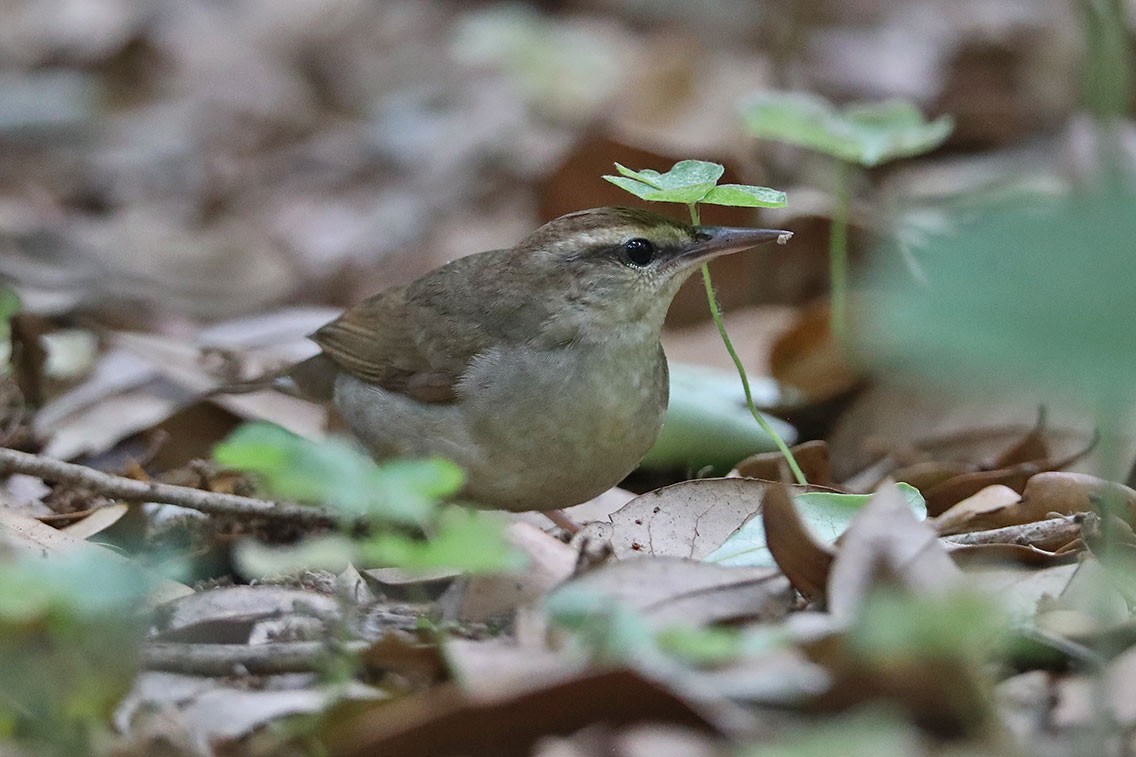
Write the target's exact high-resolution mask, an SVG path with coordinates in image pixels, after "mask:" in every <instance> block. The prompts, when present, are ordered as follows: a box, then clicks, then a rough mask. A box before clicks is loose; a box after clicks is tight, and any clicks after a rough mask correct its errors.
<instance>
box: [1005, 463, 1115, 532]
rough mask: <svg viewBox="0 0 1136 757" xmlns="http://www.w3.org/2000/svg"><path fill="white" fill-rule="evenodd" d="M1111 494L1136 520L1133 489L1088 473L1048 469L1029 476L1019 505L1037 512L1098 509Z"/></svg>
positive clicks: (1075, 511)
mask: <svg viewBox="0 0 1136 757" xmlns="http://www.w3.org/2000/svg"><path fill="white" fill-rule="evenodd" d="M1105 497H1114V498H1115V499H1116V502H1117V503H1119V504H1120V505H1121V507H1122V508H1123V510H1122V512H1124V513H1126V517H1127V519H1128V522H1129V523H1130V524H1133V523H1136V490H1133V489H1131V488H1129V487H1127V486H1124V485H1123V484H1118V483H1114V482H1111V481H1105V480H1104V479H1101V478H1097V477H1096V476H1090V475H1088V474H1087V473H1069V472H1066V471H1047V472H1045V473H1038V474H1037V475H1035V476H1032V477H1031V478H1030V480H1029V481H1028V482H1026V486H1025V489H1024V490H1023V491H1022V502H1021V507H1022V509H1023V510H1028V511H1029V512H1032V513H1036V514H1042V515H1044V514H1048V513H1078V512H1099V511H1100V503H1101V501H1102V500H1103V499H1104V498H1105Z"/></svg>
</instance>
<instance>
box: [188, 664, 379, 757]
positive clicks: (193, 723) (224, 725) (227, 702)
mask: <svg viewBox="0 0 1136 757" xmlns="http://www.w3.org/2000/svg"><path fill="white" fill-rule="evenodd" d="M376 700H384V695H383V694H382V692H380V691H379V690H377V689H373V688H371V687H370V686H364V685H363V684H360V683H358V682H355V681H351V682H348V683H346V684H344V683H342V682H340V683H335V684H329V685H327V686H323V687H318V688H303V689H283V690H267V691H249V690H245V689H238V688H227V687H226V688H216V689H211V690H208V691H205V692H203V693H201V694H200V695H198V696H197V697H195V698H193V699H192V700H191V701H189V702H185V703H182V705H181V707H180V712H179V717H180V719H181V721H182V722H183V723H184V725H185V728H186V729H187V731H188V732H189V733H190V735H191V736H192V738H193V741H194V744H195V746H196V747H197V749H198V754H217V753H218V752H217V750H218V748H220V749H226V748H228V749H233V747H234V746H235V744H236V742H238V741H240V740H241V739H242V738H244V737H246V736H248V735H249V734H251V733H253V732H254V731H256V730H257V729H259V728H261V727H263V726H264V725H266V724H268V723H271V722H274V721H278V720H280V719H282V718H285V717H287V716H290V715H304V714H311V715H315V714H317V713H321V712H323V711H325V710H326V709H328V708H329V707H330V706H331V705H333V704H336V703H338V702H343V701H351V702H355V703H364V702H373V701H376Z"/></svg>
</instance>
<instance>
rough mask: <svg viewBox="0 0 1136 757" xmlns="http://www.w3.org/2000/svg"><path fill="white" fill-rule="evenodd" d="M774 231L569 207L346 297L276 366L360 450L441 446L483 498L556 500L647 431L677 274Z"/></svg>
mask: <svg viewBox="0 0 1136 757" xmlns="http://www.w3.org/2000/svg"><path fill="white" fill-rule="evenodd" d="M788 236H789V234H788V232H782V231H770V230H764V229H727V228H720V227H706V226H703V227H693V226H690V225H687V224H683V223H680V222H677V221H673V220H670V219H668V218H664V217H663V216H659V215H656V214H654V213H649V212H647V211H642V210H633V209H629V208H598V209H594V210H586V211H581V212H578V213H572V214H569V215H566V216H562V217H560V218H557V219H555V220H553V221H550V222H549V223H547V224H545V225H544V226H542V227H540V228H539V229H537V230H536V231H534V232H533V233H532V234H531V235H529V236H528V237H527V238H526V239H524V240H522V241H521V242H520V243H518V244H517V245H516V246H515V247H513V248H511V249H508V250H493V251H490V252H483V253H478V254H475V255H470V256H468V257H465V258H461V259H458V260H455V261H453V262H452V263H449V264H447V265H444V266H442V267H440V268H438V269H436V270H434V271H432V272H430V273H428V274H426V275H425V276H423V277H422V278H420V279H418V280H416V281H414V282H412V283H410V284H406V285H400V286H395V287H391V288H389V289H386V290H384V291H382V292H380V293H379V294H377V295H375V296H373V297H370V298H368V299H366V300H364V301H363V302H361V303H359V304H358V305H356V306H355V307H353V308H351V309H350V310H348V311H346V312H345V313H344V314H343V315H342V316H340V317H339V318H338V319H336V320H334V321H332V322H331V323H329V324H327V325H326V326H324V327H323V328H321V329H319V330H318V331H316V332H315V334H313V335H312V339H313V340H314V341H315V342H316V343H317V344H318V345H319V346H320V348H321V353H320V354H319V355H317V356H315V357H313V358H310V359H309V360H307V361H304V362H302V363H300V364H298V365H297V366H294V367H293V368H292V369H291V370H290V371H289V372H288V377H289V380H290V381H291V382H293V383H294V384H295V385H296V386H298V387H299V389H300V390H301V391H303V392H305V393H307V394H309V395H312V396H314V397H318V398H322V399H329V400H331V401H333V402H334V403H335V405H336V406H337V407H338V408H339V410H340V412H341V413H342V414H343V416H344V418H345V420H346V421H347V423H348V425H349V426H350V427H351V429H352V431H353V432H354V433H355V435H356V436H358V437H359V439H360V440H361V441H362V442H363V443H364V444H365V445H367V447H368V448H370V450H371V451H372V452H373V453H374V454H375V456H376V457H379V458H386V457H397V456H420V455H442V456H445V457H449V458H451V459H453V460H454V461H455V462H457V463H458V464H459V465H461V466H462V467H463V468H465V470H466V473H467V476H468V479H467V485H466V488H465V492H464V495H465V496H466V497H467V498H469V499H470V500H473V501H475V502H477V503H479V504H483V505H485V506H489V507H499V508H503V509H509V510H549V509H554V508H559V507H567V506H570V505H574V504H577V503H579V502H583V501H585V500H587V499H589V498H591V497H593V496H595V495H597V494H599V493H601V492H603V491H604V490H606V489H608V488H609V487H611V486H613V485H615V484H616V483H618V482H619V481H620V480H621V479H622V478H623V477H624V476H626V475H627V474H628V473H629V472H630V471H631V470H633V469H634V468H635V466H636V465H637V464H638V463H639V460H640V459H641V458H642V457H643V455H644V454H646V452H647V450H648V449H649V448H650V446H651V444H652V443H653V442H654V440H655V437H656V436H657V435H658V432H659V428H660V427H661V425H662V419H663V414H664V412H665V410H666V405H667V394H668V379H667V364H666V358H665V356H664V355H663V351H662V347H661V346H660V344H659V336H660V333H661V330H662V326H663V318H664V316H665V315H666V311H667V308H668V307H669V306H670V302H671V299H672V298H673V297H674V294H675V292H676V291H677V290H678V287H679V286H680V285H681V284H682V282H683V281H684V280H685V279H686V278H687V276H688V275H689V274H690V273H691V271H692V270H693V269H694V268H695V267H697V265H698V264H699V263H701V262H704V261H705V260H707V259H709V258H712V257H715V256H717V255H721V254H725V253H729V252H735V251H738V250H741V249H746V248H749V247H753V246H755V245H758V244H761V243H764V242H768V241H773V240H779V241H784V240H785V239H787V237H788Z"/></svg>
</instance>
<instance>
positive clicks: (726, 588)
mask: <svg viewBox="0 0 1136 757" xmlns="http://www.w3.org/2000/svg"><path fill="white" fill-rule="evenodd" d="M565 587H573V588H575V589H582V590H585V591H589V592H592V593H594V594H596V595H598V596H603V597H607V598H610V599H614V600H616V601H618V602H619V604H620V606H622V607H626V608H628V609H631V610H636V611H638V612H639V613H640V614H641V615H643V616H644V617H645V618H647V619H648V620H649V621H651V622H652V623H654V624H656V625H667V624H670V623H679V624H683V625H688V626H702V625H709V624H712V623H726V622H736V621H743V620H755V619H763V620H771V619H774V618H779V617H781V616H782V615H784V614H785V613H786V612H787V611H788V609H789V607H790V606H791V602H792V591H791V590H790V589H789V583H788V581H786V580H785V578H784V576H782V575H781V572H780V571H778V570H776V569H771V568H726V567H722V566H720V565H712V564H709V563H700V562H694V561H691V560H684V559H680V558H675V557H658V556H655V557H643V558H642V559H638V560H623V561H617V562H611V563H607V564H605V565H602V566H600V567H599V568H596V569H595V570H592V571H589V572H587V573H585V574H584V575H582V576H579V577H577V578H574V579H572V580H571V581H569V582H568V583H566V584H565Z"/></svg>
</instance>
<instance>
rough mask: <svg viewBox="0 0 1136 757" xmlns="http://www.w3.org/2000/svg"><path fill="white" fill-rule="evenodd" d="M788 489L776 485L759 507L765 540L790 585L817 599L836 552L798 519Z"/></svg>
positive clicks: (825, 582) (826, 582)
mask: <svg viewBox="0 0 1136 757" xmlns="http://www.w3.org/2000/svg"><path fill="white" fill-rule="evenodd" d="M789 492H790V490H789V489H788V488H787V487H785V486H775V487H771V488H770V490H769V492H768V493H767V494H766V497H765V503H764V504H763V505H762V508H761V518H762V521H763V522H764V525H765V541H766V544H768V545H769V551H770V552H771V553H772V554H773V559H774V560H776V561H777V567H779V568H780V569H781V571H782V572H783V573H784V574H785V577H786V578H788V579H789V583H791V584H792V585H793V588H794V589H796V590H797V591H799V592H800V593H801V594H802V595H804V596H805V598H806V599H809V600H812V601H817V600H819V599H821V598H822V597H823V596H824V590H825V587H826V586H827V585H828V576H829V571H830V570H831V568H832V561H833V558H834V556H835V553H836V551H835V550H834V549H833V547H832V546H831V545H829V544H825V543H824V542H822V541H821V540H820V539H818V538H817V537H816V535H815V534H813V533H812V531H811V530H810V529H809V527H808V526H807V525H806V524H805V523H804V521H803V520H801V516H800V513H798V512H797V508H796V507H794V505H793V499H792V497H791V496H790V493H789Z"/></svg>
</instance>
